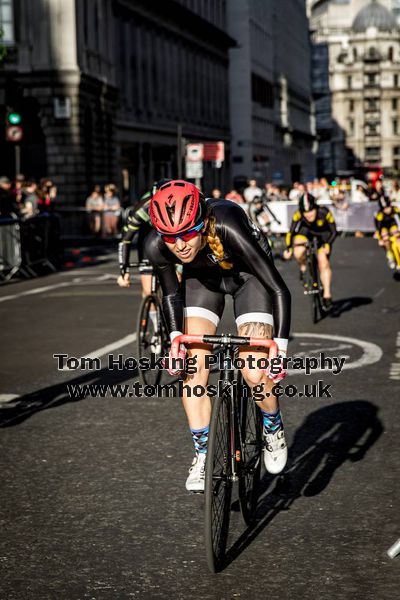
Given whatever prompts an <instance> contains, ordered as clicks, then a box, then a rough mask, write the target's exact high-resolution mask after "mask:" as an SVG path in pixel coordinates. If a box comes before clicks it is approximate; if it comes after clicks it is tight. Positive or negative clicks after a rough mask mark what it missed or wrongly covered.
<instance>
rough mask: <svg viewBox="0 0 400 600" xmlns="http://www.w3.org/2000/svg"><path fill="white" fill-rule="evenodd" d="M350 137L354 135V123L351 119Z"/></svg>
mask: <svg viewBox="0 0 400 600" xmlns="http://www.w3.org/2000/svg"><path fill="white" fill-rule="evenodd" d="M349 135H354V121H353V119H349Z"/></svg>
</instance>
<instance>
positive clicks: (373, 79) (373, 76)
mask: <svg viewBox="0 0 400 600" xmlns="http://www.w3.org/2000/svg"><path fill="white" fill-rule="evenodd" d="M377 78H378V73H368V74H367V85H376V84H377V82H378V79H377Z"/></svg>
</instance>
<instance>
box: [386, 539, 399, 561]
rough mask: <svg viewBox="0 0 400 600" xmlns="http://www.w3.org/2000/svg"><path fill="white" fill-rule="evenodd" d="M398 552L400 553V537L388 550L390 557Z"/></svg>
mask: <svg viewBox="0 0 400 600" xmlns="http://www.w3.org/2000/svg"><path fill="white" fill-rule="evenodd" d="M398 554H400V538H399V539H398V540H397V541H396V542H395V543H394V544H393V546H390V548H389V550H388V551H387V555H388V556H389V558H394V557H395V556H397V555H398Z"/></svg>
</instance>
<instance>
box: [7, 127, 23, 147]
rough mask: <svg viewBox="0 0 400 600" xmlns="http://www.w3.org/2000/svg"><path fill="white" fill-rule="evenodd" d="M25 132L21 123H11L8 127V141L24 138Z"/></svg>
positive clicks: (15, 141)
mask: <svg viewBox="0 0 400 600" xmlns="http://www.w3.org/2000/svg"><path fill="white" fill-rule="evenodd" d="M23 135H24V132H23V130H22V127H20V126H19V125H9V126H8V127H6V140H7V142H14V143H18V142H20V141H21V140H22V138H23Z"/></svg>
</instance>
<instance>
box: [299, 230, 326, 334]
mask: <svg viewBox="0 0 400 600" xmlns="http://www.w3.org/2000/svg"><path fill="white" fill-rule="evenodd" d="M294 246H304V247H305V249H306V267H307V268H306V271H305V272H304V274H303V288H304V294H305V295H306V296H309V298H310V300H311V318H312V322H313V323H318V321H319V320H321V319H322V318H323V317H324V316H325V311H324V308H323V293H324V288H323V286H322V283H321V278H320V274H319V268H318V258H317V253H318V245H317V240H316V238H315V237H313V239H312V240H311V241H309V242H304V243H298V244H294Z"/></svg>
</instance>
